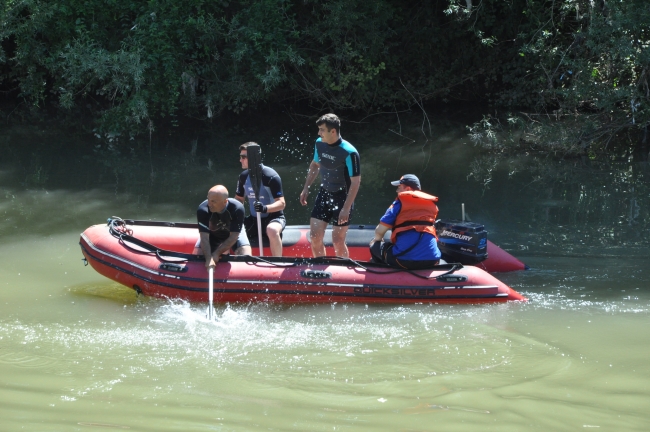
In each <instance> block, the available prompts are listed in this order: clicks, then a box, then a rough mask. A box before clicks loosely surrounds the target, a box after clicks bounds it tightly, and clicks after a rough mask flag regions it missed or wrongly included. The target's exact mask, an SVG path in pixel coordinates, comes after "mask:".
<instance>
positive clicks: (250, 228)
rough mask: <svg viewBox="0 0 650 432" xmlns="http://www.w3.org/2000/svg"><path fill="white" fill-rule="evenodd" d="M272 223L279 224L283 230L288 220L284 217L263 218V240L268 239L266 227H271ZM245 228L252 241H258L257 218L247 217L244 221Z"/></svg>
mask: <svg viewBox="0 0 650 432" xmlns="http://www.w3.org/2000/svg"><path fill="white" fill-rule="evenodd" d="M271 222H277V223H279V224H280V225H282V230H284V227H286V226H287V220H286V219H285V217H284V216H278V217H276V218H273V219H271V218H262V238H268V236H267V235H266V227H267V226H269V224H270V223H271ZM244 228H245V229H246V234H248V237H249V238H251V239H254V240H255V241H257V237H258V234H257V216H256V217H253V216H251V215H248V216H246V218H245V219H244Z"/></svg>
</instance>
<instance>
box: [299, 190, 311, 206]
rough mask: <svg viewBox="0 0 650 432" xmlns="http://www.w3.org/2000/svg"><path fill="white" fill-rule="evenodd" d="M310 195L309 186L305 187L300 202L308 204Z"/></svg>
mask: <svg viewBox="0 0 650 432" xmlns="http://www.w3.org/2000/svg"><path fill="white" fill-rule="evenodd" d="M308 196H309V188H304V189H303V190H302V192H300V204H302V205H304V206H306V205H307V197H308Z"/></svg>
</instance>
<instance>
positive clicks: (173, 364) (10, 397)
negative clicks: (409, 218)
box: [0, 119, 650, 431]
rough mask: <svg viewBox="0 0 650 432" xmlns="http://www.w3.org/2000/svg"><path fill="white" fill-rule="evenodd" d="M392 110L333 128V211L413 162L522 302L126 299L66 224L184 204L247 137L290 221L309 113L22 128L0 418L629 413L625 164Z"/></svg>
mask: <svg viewBox="0 0 650 432" xmlns="http://www.w3.org/2000/svg"><path fill="white" fill-rule="evenodd" d="M309 123H311V122H309ZM403 124H404V123H402V122H398V121H397V120H396V119H390V121H384V122H383V123H378V124H377V123H375V124H373V125H370V126H369V125H364V124H350V125H349V126H347V129H344V137H345V138H346V139H348V140H350V141H351V142H352V143H353V144H355V145H357V147H358V149H359V150H360V153H361V156H362V190H361V193H360V196H359V199H358V201H357V208H356V210H355V214H354V218H355V222H356V223H369V224H375V223H376V222H377V220H378V219H379V217H380V216H381V215H382V214H383V211H384V210H385V208H386V207H387V206H388V205H389V204H390V202H391V200H392V198H393V196H394V188H392V187H391V186H390V185H388V184H387V183H388V181H390V180H394V179H397V178H399V176H400V175H402V174H404V173H408V172H411V173H414V174H417V175H418V176H420V178H421V180H422V183H423V189H424V190H426V191H428V192H431V193H434V194H436V195H438V196H440V197H441V200H440V208H441V214H440V215H441V217H446V218H459V217H460V214H461V204H462V203H464V204H465V206H466V211H467V213H468V215H469V217H470V218H471V219H472V220H473V221H476V222H482V223H484V224H485V225H486V228H487V229H488V231H489V233H490V234H489V238H490V239H491V240H492V241H493V242H495V243H496V244H498V245H501V246H502V247H503V248H505V249H506V250H508V251H509V252H511V253H512V254H514V255H515V256H517V257H519V258H520V259H522V260H523V261H524V262H526V263H527V264H528V265H529V266H530V267H531V269H530V270H528V271H523V272H518V273H509V274H498V275H497V277H498V278H500V279H501V280H503V281H504V282H505V283H507V284H509V285H510V286H511V287H513V288H514V289H516V290H517V291H519V292H521V293H523V294H524V295H525V296H527V297H528V298H529V299H530V301H529V302H527V303H509V304H500V305H436V304H421V305H404V306H378V305H363V304H361V305H348V304H340V303H339V304H326V305H315V306H314V305H310V306H291V307H288V306H280V305H268V304H244V305H241V304H234V305H218V307H217V318H216V321H215V322H208V321H207V320H206V319H205V306H206V305H205V304H188V303H184V302H181V301H175V300H161V299H152V298H145V297H137V296H136V294H135V292H134V291H132V290H131V289H128V288H126V287H122V286H120V285H118V284H116V283H114V282H112V281H110V280H107V279H105V278H103V277H102V276H100V275H98V274H97V273H95V272H94V271H93V270H92V269H91V268H90V267H84V266H83V263H82V260H81V258H82V255H81V252H80V248H79V245H78V241H79V234H80V233H81V232H82V231H83V230H84V229H85V228H86V227H87V226H89V225H91V224H95V223H102V222H103V221H105V220H106V218H107V217H109V216H111V215H116V216H120V217H123V218H139V219H154V220H175V221H193V217H194V211H195V208H196V205H197V204H198V203H199V202H200V201H201V200H203V198H204V196H205V192H206V191H207V189H208V188H209V187H210V186H212V185H213V184H216V183H223V184H225V185H227V186H228V187H229V188H231V190H233V189H234V185H235V183H236V178H237V174H238V172H239V171H240V169H239V166H238V162H237V154H238V152H237V145H238V144H240V143H241V142H244V141H246V140H249V139H258V140H259V141H260V142H261V143H262V146H263V149H264V151H265V161H267V163H268V164H269V165H271V166H273V167H274V168H276V169H277V170H278V171H279V172H280V174H281V176H282V178H283V181H284V185H285V193H286V195H287V203H288V209H287V215H288V220H289V223H291V224H305V223H307V220H308V215H309V209H306V208H301V206H300V205H299V203H298V195H299V191H300V189H301V186H302V182H303V180H304V175H305V173H306V168H307V165H308V162H309V158H310V156H311V151H312V143H313V139H314V138H315V133H314V131H315V127H312V126H310V125H308V126H305V125H299V126H295V125H290V126H289V127H286V125H285V126H284V127H283V128H276V129H271V130H268V131H266V135H264V134H262V133H259V134H258V135H257V136H255V137H250V136H245V134H242V133H239V135H237V134H230V135H228V136H227V138H224V139H216V138H214V139H207V138H206V139H204V138H201V140H199V142H198V145H197V146H196V147H193V146H192V140H191V139H188V145H187V148H185V149H184V150H183V149H181V150H180V151H178V150H170V149H166V148H164V146H162V145H161V144H156V143H154V145H153V147H152V149H151V152H149V149H148V148H147V147H146V146H144V147H143V148H135V149H134V150H133V151H130V150H129V146H128V143H127V144H120V143H118V144H119V145H115V143H113V142H111V141H110V139H107V138H106V137H104V138H102V139H97V141H96V142H89V143H88V147H92V148H94V152H85V153H84V152H77V151H75V152H66V151H63V150H61V149H63V148H64V146H63V145H62V144H61V145H59V146H58V147H57V144H56V143H54V144H53V143H52V142H49V143H48V144H47V146H45V145H44V144H43V145H41V146H40V147H39V146H38V144H39V140H44V139H45V138H43V137H39V136H38V135H36V136H35V135H29V134H27V135H29V136H28V137H27V138H28V139H31V140H32V143H33V144H34V146H35V147H36V148H39V149H41V150H39V153H30V152H23V153H20V154H19V153H15V154H14V156H12V158H9V157H7V158H6V159H4V160H2V161H1V162H0V185H1V190H0V216H2V217H1V220H0V256H1V257H2V259H1V260H0V284H1V285H2V289H1V290H0V430H3V431H5V430H6V431H13V430H26V431H90V430H126V429H130V430H139V431H181V430H182V431H191V430H218V431H233V430H242V431H248V430H301V431H302V430H317V431H321V430H322V431H326V430H348V431H354V430H391V431H392V430H399V431H425V430H446V431H453V430H478V429H481V430H500V431H502V430H513V431H515V430H516V431H521V430H585V429H597V430H647V429H648V425H649V424H650V412H649V410H648V407H650V362H648V357H649V356H650V332H648V331H647V327H648V318H649V312H650V293H649V287H650V266H649V265H648V264H649V260H648V254H647V252H648V247H647V246H648V234H647V231H648V230H647V222H646V221H647V219H648V217H647V209H648V206H647V204H648V198H649V195H648V190H647V186H646V184H647V183H648V182H647V173H646V168H645V166H644V165H643V164H636V163H634V162H633V161H632V160H631V159H626V158H625V157H623V156H622V157H621V158H618V159H616V160H614V161H608V162H607V163H602V162H599V163H596V162H595V161H590V160H586V161H585V160H580V161H573V160H572V161H556V160H554V159H552V158H548V157H542V156H535V155H532V154H530V155H526V154H524V155H520V156H518V157H508V158H505V157H504V158H494V157H492V156H485V155H480V154H479V152H478V150H477V149H476V148H475V147H473V146H472V145H471V143H470V142H469V140H467V139H466V135H465V132H464V130H463V128H462V125H458V124H447V123H441V124H439V125H433V127H432V129H431V130H429V129H428V125H427V127H421V126H420V125H417V126H412V127H411V128H406V127H404V128H403V129H400V126H401V125H403ZM17 136H18V138H21V137H22V138H25V136H24V135H20V134H17ZM18 138H14V139H15V140H16V141H15V142H16V143H17V142H20V143H21V144H22V143H23V142H25V140H24V139H22V138H21V139H20V140H19V139H18ZM61 140H62V141H63V139H61ZM11 143H12V142H10V144H11ZM48 149H49V150H48ZM4 154H5V155H6V154H8V153H7V152H5V153H4ZM89 155H90V157H88V156H89ZM143 155H144V156H143ZM310 198H311V200H312V201H311V202H313V198H314V196H313V195H312V196H311V197H310Z"/></svg>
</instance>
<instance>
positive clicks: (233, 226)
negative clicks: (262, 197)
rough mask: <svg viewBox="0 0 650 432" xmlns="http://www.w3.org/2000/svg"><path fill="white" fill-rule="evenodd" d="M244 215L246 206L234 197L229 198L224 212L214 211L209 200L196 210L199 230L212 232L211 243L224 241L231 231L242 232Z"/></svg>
mask: <svg viewBox="0 0 650 432" xmlns="http://www.w3.org/2000/svg"><path fill="white" fill-rule="evenodd" d="M244 216H245V213H244V206H243V205H242V203H240V202H239V201H237V200H236V199H233V198H228V204H227V205H226V209H225V210H224V211H223V213H212V212H211V211H210V208H209V207H208V200H205V201H203V202H202V203H201V205H199V208H198V209H197V210H196V220H197V222H198V224H199V232H205V233H210V244H215V243H222V242H223V241H224V240H226V239H227V238H228V237H230V233H231V232H241V230H242V226H243V225H244Z"/></svg>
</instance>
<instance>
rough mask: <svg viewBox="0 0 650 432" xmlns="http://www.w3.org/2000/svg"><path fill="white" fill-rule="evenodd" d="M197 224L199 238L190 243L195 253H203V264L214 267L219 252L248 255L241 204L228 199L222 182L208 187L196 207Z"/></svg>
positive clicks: (218, 257)
mask: <svg viewBox="0 0 650 432" xmlns="http://www.w3.org/2000/svg"><path fill="white" fill-rule="evenodd" d="M196 220H197V222H198V224H199V235H200V238H199V241H198V242H197V243H196V245H195V246H194V254H195V255H203V256H205V266H206V267H214V265H215V264H216V263H217V262H219V259H220V258H221V255H228V254H230V251H231V250H232V251H233V253H234V254H235V255H250V254H251V246H250V242H249V241H248V236H247V235H246V230H245V229H244V228H243V226H244V206H243V205H242V203H240V202H239V201H237V200H236V199H233V198H228V189H226V187H225V186H223V185H217V186H214V187H212V188H211V189H210V190H209V191H208V199H206V200H205V201H203V202H202V203H201V204H200V205H199V208H198V209H197V210H196Z"/></svg>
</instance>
